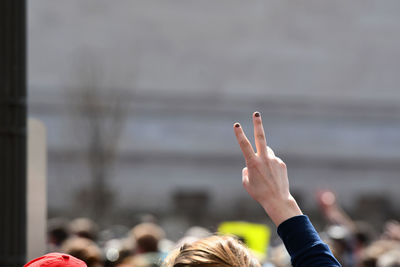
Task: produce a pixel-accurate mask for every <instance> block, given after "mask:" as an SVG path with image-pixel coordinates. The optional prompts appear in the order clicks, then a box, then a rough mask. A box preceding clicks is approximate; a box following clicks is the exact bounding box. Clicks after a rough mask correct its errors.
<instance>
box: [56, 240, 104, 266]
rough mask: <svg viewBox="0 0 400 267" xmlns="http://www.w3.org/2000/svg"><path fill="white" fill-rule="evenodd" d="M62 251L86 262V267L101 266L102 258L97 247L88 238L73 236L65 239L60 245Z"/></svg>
mask: <svg viewBox="0 0 400 267" xmlns="http://www.w3.org/2000/svg"><path fill="white" fill-rule="evenodd" d="M61 250H62V251H63V252H64V253H67V254H70V255H72V256H74V257H77V258H78V259H81V260H83V261H84V262H86V264H87V266H88V267H101V266H103V260H102V256H101V251H100V249H99V247H98V246H97V245H96V244H95V243H94V242H93V241H92V240H90V239H87V238H83V237H73V238H70V239H68V240H66V241H65V242H64V244H63V246H62V247H61Z"/></svg>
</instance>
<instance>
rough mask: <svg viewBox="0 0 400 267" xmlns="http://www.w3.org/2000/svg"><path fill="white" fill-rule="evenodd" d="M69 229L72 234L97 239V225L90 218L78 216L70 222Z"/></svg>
mask: <svg viewBox="0 0 400 267" xmlns="http://www.w3.org/2000/svg"><path fill="white" fill-rule="evenodd" d="M69 229H70V231H71V234H73V235H76V236H79V237H84V238H88V239H91V240H96V235H97V225H96V224H95V223H94V222H93V221H92V220H90V219H88V218H77V219H74V220H72V221H71V222H70V224H69Z"/></svg>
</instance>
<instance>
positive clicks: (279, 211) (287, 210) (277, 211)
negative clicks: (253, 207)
mask: <svg viewBox="0 0 400 267" xmlns="http://www.w3.org/2000/svg"><path fill="white" fill-rule="evenodd" d="M261 205H262V207H263V208H264V210H265V212H266V213H267V214H268V216H269V217H270V218H271V220H272V221H273V222H274V224H275V225H276V226H277V227H278V226H279V225H280V224H281V223H283V222H284V221H286V220H287V219H290V218H292V217H295V216H298V215H302V214H303V213H302V211H301V210H300V207H299V206H298V205H297V202H296V200H295V199H294V198H293V197H292V196H291V195H290V196H289V198H287V199H284V200H281V201H277V202H276V203H263V204H261Z"/></svg>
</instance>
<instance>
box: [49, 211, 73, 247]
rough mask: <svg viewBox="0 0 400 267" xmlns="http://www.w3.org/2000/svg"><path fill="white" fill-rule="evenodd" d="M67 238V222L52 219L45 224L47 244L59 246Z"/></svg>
mask: <svg viewBox="0 0 400 267" xmlns="http://www.w3.org/2000/svg"><path fill="white" fill-rule="evenodd" d="M68 237H69V229H68V222H67V220H65V219H63V218H53V219H50V220H49V221H48V223H47V238H48V243H49V244H50V245H53V246H56V247H58V246H60V245H61V244H62V243H63V242H64V241H65V240H66V239H67V238H68Z"/></svg>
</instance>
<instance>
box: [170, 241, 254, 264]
mask: <svg viewBox="0 0 400 267" xmlns="http://www.w3.org/2000/svg"><path fill="white" fill-rule="evenodd" d="M189 266H198V267H205V266H207V267H260V266H261V265H260V263H259V262H258V260H257V259H256V258H255V257H254V256H253V255H252V254H251V253H250V251H249V250H248V249H247V248H246V247H245V246H244V245H243V244H242V243H241V242H240V241H238V240H237V239H235V238H233V237H229V236H210V237H207V238H204V239H200V240H198V241H196V242H193V243H191V244H185V245H183V246H182V247H181V248H179V249H176V250H175V251H173V252H171V254H170V255H169V256H168V257H167V259H166V260H165V262H164V263H163V267H189Z"/></svg>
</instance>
